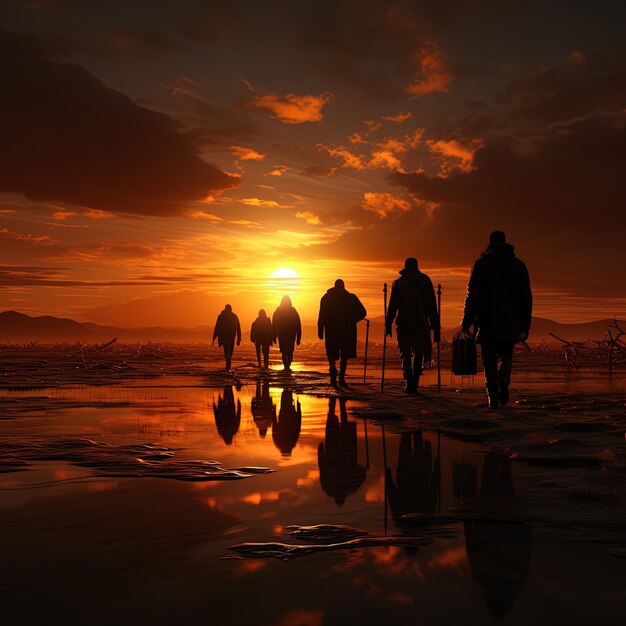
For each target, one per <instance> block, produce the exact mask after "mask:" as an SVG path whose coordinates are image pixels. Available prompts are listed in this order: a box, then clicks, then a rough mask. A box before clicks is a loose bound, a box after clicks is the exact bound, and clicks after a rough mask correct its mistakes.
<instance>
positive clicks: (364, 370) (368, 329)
mask: <svg viewBox="0 0 626 626" xmlns="http://www.w3.org/2000/svg"><path fill="white" fill-rule="evenodd" d="M365 324H366V325H365V362H364V363H363V384H365V381H366V378H367V346H368V344H369V341H370V321H369V320H365Z"/></svg>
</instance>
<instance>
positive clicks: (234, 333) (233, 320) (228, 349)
mask: <svg viewBox="0 0 626 626" xmlns="http://www.w3.org/2000/svg"><path fill="white" fill-rule="evenodd" d="M216 337H217V345H218V346H220V347H222V348H224V359H225V360H226V369H227V370H229V369H231V364H232V360H233V352H234V350H235V337H236V338H237V345H239V344H240V343H241V326H240V325H239V318H238V317H237V316H236V315H235V314H234V313H233V308H232V307H231V306H230V304H227V305H226V306H225V307H224V310H223V311H222V312H221V313H220V314H219V315H218V316H217V320H216V322H215V330H214V331H213V341H215V338H216Z"/></svg>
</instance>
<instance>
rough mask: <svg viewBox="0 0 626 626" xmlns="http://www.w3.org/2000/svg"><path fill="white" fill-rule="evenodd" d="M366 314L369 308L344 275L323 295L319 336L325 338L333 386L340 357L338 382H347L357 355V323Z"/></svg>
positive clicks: (342, 383)
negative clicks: (348, 369)
mask: <svg viewBox="0 0 626 626" xmlns="http://www.w3.org/2000/svg"><path fill="white" fill-rule="evenodd" d="M366 315H367V311H366V310H365V307H364V306H363V305H362V304H361V301H360V300H359V299H358V298H357V297H356V296H355V295H354V294H353V293H350V292H349V291H348V290H347V289H346V287H345V284H344V282H343V280H341V278H338V279H337V280H336V281H335V286H334V287H331V288H330V289H329V290H328V291H327V292H326V293H325V294H324V295H323V296H322V299H321V301H320V314H319V317H318V320H317V335H318V337H319V338H320V339H324V337H326V356H328V364H329V366H330V384H331V385H336V384H337V365H336V363H337V359H339V358H341V361H340V365H339V384H340V385H344V384H345V382H346V378H345V377H346V369H347V368H348V359H352V358H354V357H356V325H357V322H360V321H361V320H362V319H365V316H366Z"/></svg>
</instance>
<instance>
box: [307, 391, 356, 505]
mask: <svg viewBox="0 0 626 626" xmlns="http://www.w3.org/2000/svg"><path fill="white" fill-rule="evenodd" d="M336 403H337V398H335V397H332V398H329V400H328V417H327V418H326V435H325V437H324V441H323V442H322V443H320V444H319V445H318V447H317V462H318V465H319V469H320V485H321V487H322V489H323V490H324V491H325V492H326V493H327V494H328V495H329V496H330V497H331V498H334V499H335V502H336V503H337V505H338V506H341V505H342V504H343V503H344V502H345V501H346V496H348V495H349V494H351V493H355V492H356V491H358V489H359V487H360V486H361V485H362V484H363V482H364V481H365V468H364V467H363V466H361V465H359V464H358V463H357V450H358V448H357V438H356V423H355V422H349V421H348V412H347V410H346V400H345V398H339V413H340V415H341V420H339V419H338V418H337V415H336V414H335V406H336Z"/></svg>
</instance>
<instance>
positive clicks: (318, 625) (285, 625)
mask: <svg viewBox="0 0 626 626" xmlns="http://www.w3.org/2000/svg"><path fill="white" fill-rule="evenodd" d="M323 623H324V611H321V610H314V609H292V610H290V611H285V613H283V614H282V615H281V616H280V618H279V619H278V621H277V622H276V624H275V626H322V624H323Z"/></svg>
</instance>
